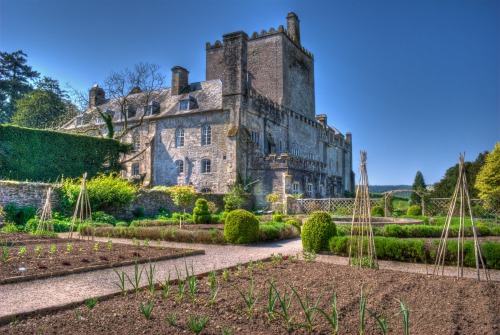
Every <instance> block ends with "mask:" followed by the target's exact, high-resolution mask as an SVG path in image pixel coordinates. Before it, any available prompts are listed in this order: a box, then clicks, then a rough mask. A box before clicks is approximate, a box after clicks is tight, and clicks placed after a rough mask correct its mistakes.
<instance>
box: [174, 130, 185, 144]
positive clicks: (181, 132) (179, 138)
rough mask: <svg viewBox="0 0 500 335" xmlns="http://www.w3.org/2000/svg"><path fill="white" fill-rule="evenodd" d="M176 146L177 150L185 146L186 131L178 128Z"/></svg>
mask: <svg viewBox="0 0 500 335" xmlns="http://www.w3.org/2000/svg"><path fill="white" fill-rule="evenodd" d="M175 146H176V147H177V148H179V147H183V146H184V129H182V128H177V130H176V131H175Z"/></svg>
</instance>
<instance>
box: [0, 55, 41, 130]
mask: <svg viewBox="0 0 500 335" xmlns="http://www.w3.org/2000/svg"><path fill="white" fill-rule="evenodd" d="M27 57H28V56H27V55H26V54H25V53H24V52H23V51H22V50H18V51H14V52H12V53H9V52H2V51H0V123H9V122H10V120H11V118H12V115H14V113H15V111H16V107H15V102H16V100H18V99H19V98H20V97H21V96H22V95H23V94H25V93H28V92H30V91H31V90H32V89H33V86H32V81H33V80H34V79H36V78H38V77H39V76H40V74H39V73H38V72H37V71H34V70H33V69H32V68H31V66H29V65H27V59H26V58H27Z"/></svg>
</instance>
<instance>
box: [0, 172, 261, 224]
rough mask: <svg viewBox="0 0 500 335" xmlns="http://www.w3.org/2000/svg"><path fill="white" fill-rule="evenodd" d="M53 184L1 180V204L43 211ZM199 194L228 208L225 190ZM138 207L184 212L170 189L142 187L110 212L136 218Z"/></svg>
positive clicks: (152, 212) (249, 203) (54, 203)
mask: <svg viewBox="0 0 500 335" xmlns="http://www.w3.org/2000/svg"><path fill="white" fill-rule="evenodd" d="M49 186H52V187H53V188H56V187H59V185H55V184H44V183H20V182H12V181H0V206H2V207H4V206H5V205H7V204H8V203H11V202H14V203H16V204H17V205H18V206H19V207H22V206H28V205H32V206H34V207H35V208H36V209H37V211H40V210H41V209H42V207H43V205H44V203H45V197H46V194H47V188H48V187H49ZM198 197H200V198H204V199H206V200H207V201H211V202H214V203H215V204H216V205H217V207H218V208H219V210H221V211H222V210H224V201H223V200H222V199H223V197H224V194H214V193H205V194H201V193H200V194H198ZM51 202H52V208H53V209H54V210H55V209H56V208H57V205H58V197H57V195H56V192H52V197H51ZM138 207H144V210H145V214H146V216H153V215H155V214H157V213H158V212H159V211H160V210H161V209H166V210H167V212H168V213H173V212H182V208H180V207H178V206H175V205H174V203H173V202H172V200H171V199H170V197H169V196H168V195H167V193H166V192H164V191H152V190H142V191H141V193H140V194H139V196H138V197H137V200H136V201H134V202H133V203H132V204H130V206H128V207H127V208H122V209H119V210H116V211H114V212H112V213H109V214H112V215H114V216H115V217H116V218H118V219H122V220H128V219H133V218H134V215H133V214H132V213H133V211H134V210H135V209H137V208H138ZM193 207H194V203H193V206H191V207H189V208H187V209H186V212H187V213H192V212H193ZM242 208H244V209H247V210H252V209H253V208H254V198H253V196H251V195H247V196H246V202H245V204H243V206H242ZM0 223H3V221H2V218H0Z"/></svg>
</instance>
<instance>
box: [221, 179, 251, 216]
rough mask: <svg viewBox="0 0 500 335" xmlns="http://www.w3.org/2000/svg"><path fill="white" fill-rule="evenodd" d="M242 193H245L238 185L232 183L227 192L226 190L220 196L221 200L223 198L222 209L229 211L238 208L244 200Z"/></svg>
mask: <svg viewBox="0 0 500 335" xmlns="http://www.w3.org/2000/svg"><path fill="white" fill-rule="evenodd" d="M243 194H245V192H244V191H243V188H242V187H241V186H240V185H237V184H235V185H233V186H232V187H231V189H230V190H229V192H227V193H226V194H225V195H224V197H223V198H222V200H224V211H226V212H231V211H233V210H235V209H238V208H240V206H241V205H243V203H244V202H245V198H244V197H243Z"/></svg>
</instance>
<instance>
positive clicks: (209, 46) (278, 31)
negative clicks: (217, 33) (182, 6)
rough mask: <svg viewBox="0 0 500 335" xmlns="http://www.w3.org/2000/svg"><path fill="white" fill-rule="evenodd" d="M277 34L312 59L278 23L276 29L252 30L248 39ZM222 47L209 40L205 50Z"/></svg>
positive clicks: (217, 41)
mask: <svg viewBox="0 0 500 335" xmlns="http://www.w3.org/2000/svg"><path fill="white" fill-rule="evenodd" d="M278 34H283V35H285V36H286V37H287V38H288V39H289V40H290V41H291V42H292V43H293V44H294V45H295V46H296V47H297V48H298V49H300V50H301V51H302V52H303V53H304V54H305V55H306V56H307V57H309V58H311V59H312V60H314V55H313V54H312V53H311V52H309V51H308V50H307V49H306V48H304V47H303V46H302V45H301V44H300V41H297V40H296V39H295V38H294V37H293V36H292V34H291V33H290V32H288V31H287V30H286V29H285V28H284V27H283V25H280V26H279V27H278V29H274V28H270V29H269V31H266V30H265V29H263V30H262V31H261V32H260V34H259V33H258V32H256V31H255V32H254V33H253V34H252V35H251V36H250V37H249V38H248V41H252V40H257V39H259V38H264V37H268V36H273V35H278ZM222 47H224V43H223V42H221V41H219V40H216V41H215V43H214V44H210V42H207V43H206V49H207V50H213V49H219V48H222Z"/></svg>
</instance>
